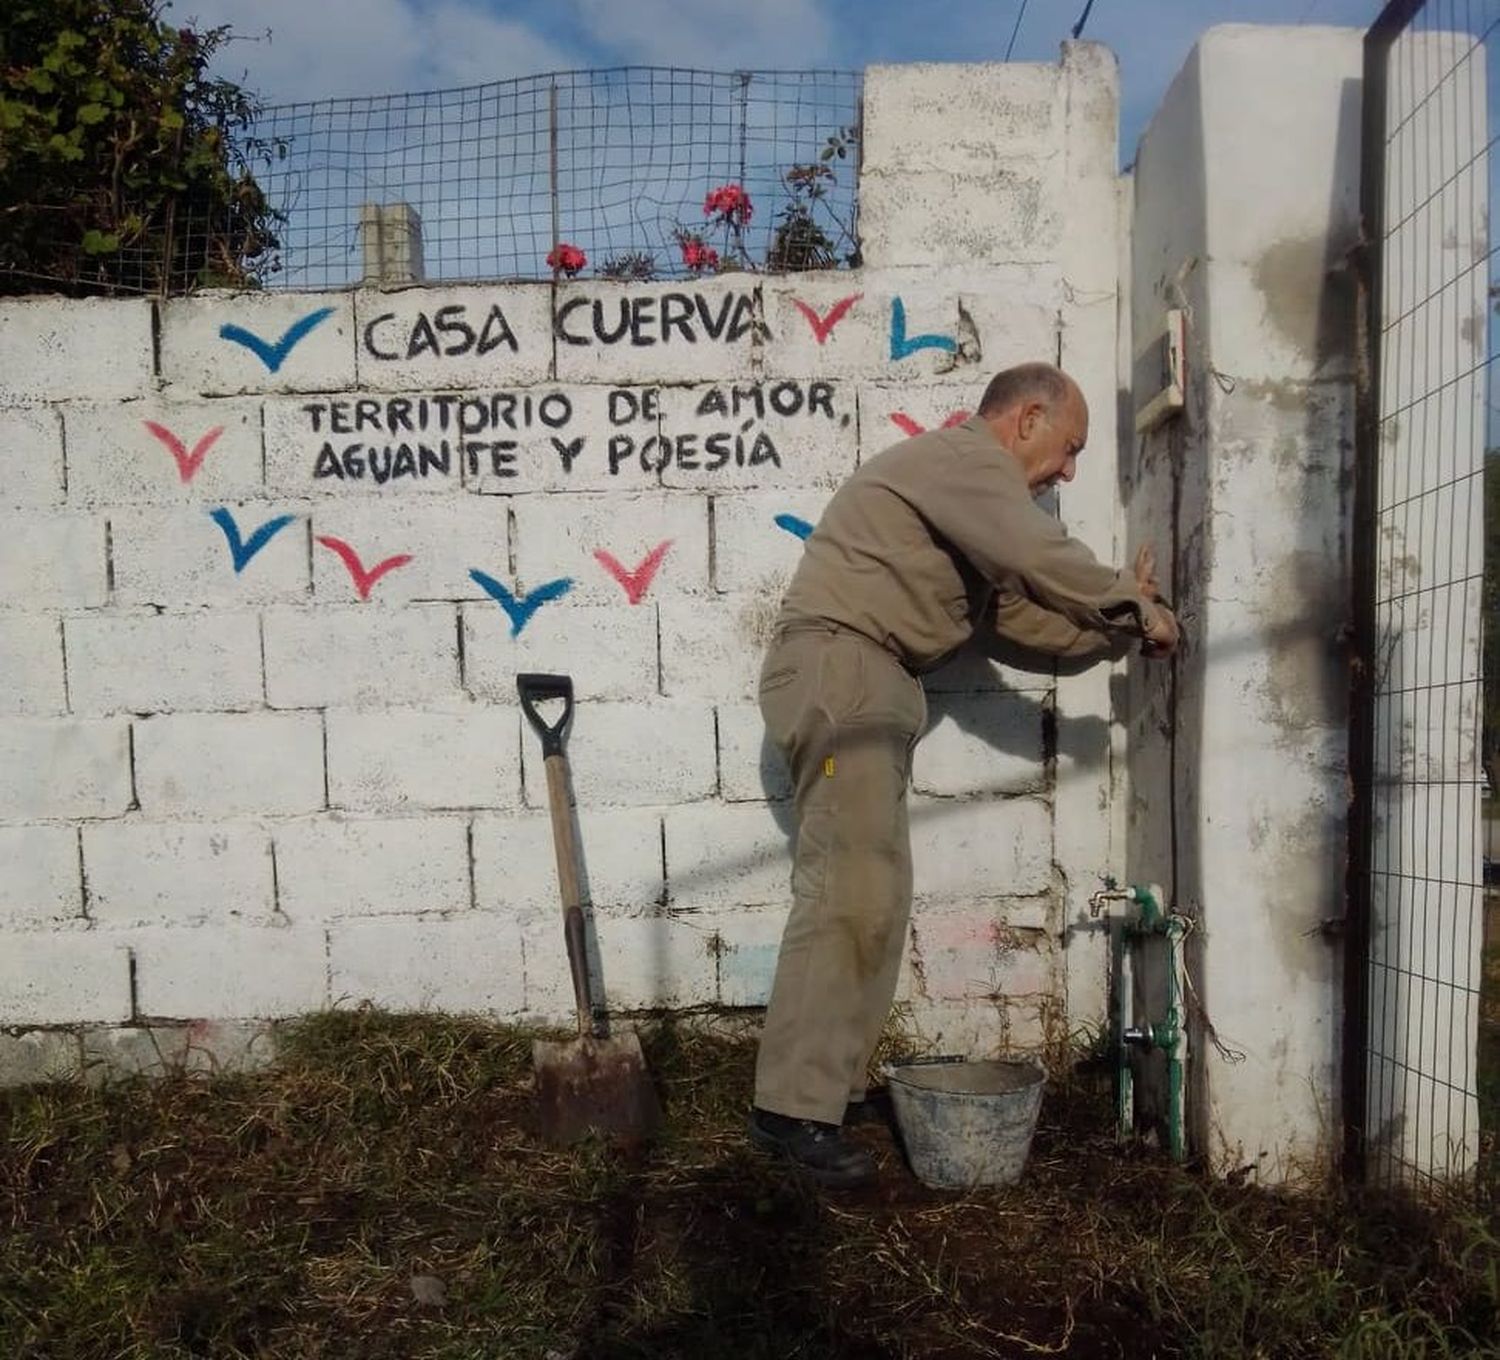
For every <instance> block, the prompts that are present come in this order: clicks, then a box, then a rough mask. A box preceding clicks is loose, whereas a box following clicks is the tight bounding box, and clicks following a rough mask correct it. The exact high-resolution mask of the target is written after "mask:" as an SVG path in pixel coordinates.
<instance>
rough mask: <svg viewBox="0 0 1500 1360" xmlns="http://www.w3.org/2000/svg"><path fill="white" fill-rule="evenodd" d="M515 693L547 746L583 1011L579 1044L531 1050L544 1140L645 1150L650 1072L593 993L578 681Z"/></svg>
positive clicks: (531, 678)
mask: <svg viewBox="0 0 1500 1360" xmlns="http://www.w3.org/2000/svg"><path fill="white" fill-rule="evenodd" d="M516 689H517V690H518V691H519V693H520V696H521V707H522V709H523V710H525V713H526V719H527V721H528V722H530V724H531V725H532V726H533V727H534V728H535V729H536V732H537V735H538V736H539V737H541V739H542V757H543V762H544V764H545V766H546V770H547V802H548V805H549V807H550V808H551V812H552V842H553V845H554V847H555V849H556V851H557V885H558V888H559V890H560V892H561V896H562V908H563V938H564V939H565V940H566V942H567V946H568V970H569V971H570V972H571V973H572V975H573V999H574V1002H575V1003H576V1005H577V1008H578V1037H577V1038H576V1039H569V1040H567V1041H563V1042H555V1041H551V1040H546V1039H538V1040H537V1041H536V1042H535V1044H533V1046H532V1050H531V1059H532V1063H533V1064H534V1065H535V1067H536V1090H537V1105H538V1109H539V1112H540V1115H541V1127H542V1136H543V1137H544V1138H545V1139H546V1140H547V1141H548V1142H550V1143H557V1144H567V1143H576V1142H577V1141H578V1140H579V1139H581V1138H584V1137H586V1136H587V1135H588V1134H589V1133H591V1132H593V1133H601V1134H604V1135H606V1136H607V1137H611V1138H615V1139H618V1140H620V1141H622V1142H627V1143H638V1142H642V1141H644V1140H645V1139H646V1138H647V1137H649V1136H650V1135H651V1134H652V1133H653V1132H654V1131H655V1129H656V1126H657V1124H658V1123H659V1122H660V1120H661V1107H660V1105H659V1104H658V1103H657V1099H656V1091H655V1088H654V1087H653V1086H652V1085H651V1078H650V1076H649V1074H648V1073H647V1071H646V1059H645V1055H644V1054H642V1052H641V1041H640V1039H638V1038H637V1037H636V1036H635V1035H634V1034H632V1033H624V1034H615V1035H611V1034H610V1032H609V1020H608V1016H607V1015H606V1014H605V1012H604V1011H603V1009H602V1008H599V1009H596V1008H595V1006H594V1001H593V997H592V994H591V992H590V984H589V964H588V951H587V948H586V945H585V943H584V926H583V894H582V892H581V891H580V889H579V881H578V869H579V858H578V841H577V838H576V837H575V835H574V831H573V809H572V798H571V783H570V780H569V777H568V758H567V756H566V755H565V754H564V753H563V740H564V737H565V736H566V733H567V728H568V725H569V723H570V722H572V720H573V681H572V678H571V677H569V676H566V675H518V676H517V677H516ZM549 699H561V700H562V702H563V709H562V716H561V717H559V718H558V719H557V721H556V722H555V723H551V724H549V723H548V722H547V721H546V720H545V719H544V718H543V717H542V715H541V713H539V712H538V711H537V707H536V705H537V704H538V703H539V702H545V701H547V700H549Z"/></svg>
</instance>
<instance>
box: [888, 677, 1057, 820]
mask: <svg viewBox="0 0 1500 1360" xmlns="http://www.w3.org/2000/svg"><path fill="white" fill-rule="evenodd" d="M928 712H929V718H928V728H927V732H926V735H925V736H923V738H922V740H921V741H920V742H919V743H918V744H917V749H916V754H915V757H914V759H913V762H912V787H913V788H914V789H915V790H916V791H917V792H918V793H936V794H948V795H952V794H969V793H1030V792H1034V791H1036V790H1038V789H1041V788H1043V787H1045V786H1046V784H1047V783H1048V772H1047V767H1046V764H1045V763H1044V762H1045V758H1046V753H1045V751H1044V749H1043V744H1042V727H1043V722H1044V719H1045V709H1044V708H1043V706H1042V704H1041V703H1039V702H1038V701H1037V700H1036V699H1034V698H1032V697H1030V696H1029V695H1021V694H993V695H933V696H932V699H931V700H930V702H929V709H928Z"/></svg>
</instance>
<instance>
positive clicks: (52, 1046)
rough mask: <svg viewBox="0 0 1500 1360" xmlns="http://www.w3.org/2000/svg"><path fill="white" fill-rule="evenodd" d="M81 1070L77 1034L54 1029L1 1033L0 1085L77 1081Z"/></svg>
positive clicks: (30, 1084) (32, 1084)
mask: <svg viewBox="0 0 1500 1360" xmlns="http://www.w3.org/2000/svg"><path fill="white" fill-rule="evenodd" d="M82 1072H83V1063H82V1054H81V1050H80V1047H79V1042H78V1036H77V1035H76V1034H71V1033H69V1032H67V1031H66V1030H56V1029H34V1030H28V1031H26V1032H25V1033H22V1034H0V1087H8V1086H35V1085H40V1084H41V1083H43V1082H55V1081H77V1080H78V1078H79V1077H80V1076H81V1075H82Z"/></svg>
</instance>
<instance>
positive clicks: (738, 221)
mask: <svg viewBox="0 0 1500 1360" xmlns="http://www.w3.org/2000/svg"><path fill="white" fill-rule="evenodd" d="M754 213H755V207H754V205H753V204H752V203H751V202H750V195H749V194H747V193H746V192H745V191H744V189H743V188H741V187H740V186H739V185H738V184H721V185H720V186H719V187H718V188H717V189H714V190H712V191H711V192H710V193H709V195H708V197H707V198H705V199H704V200H703V215H704V216H705V217H717V218H718V219H719V221H721V222H723V223H724V224H725V225H726V226H731V227H743V226H744V225H745V223H747V222H748V221H749V220H750V218H751V217H752V216H753V215H754Z"/></svg>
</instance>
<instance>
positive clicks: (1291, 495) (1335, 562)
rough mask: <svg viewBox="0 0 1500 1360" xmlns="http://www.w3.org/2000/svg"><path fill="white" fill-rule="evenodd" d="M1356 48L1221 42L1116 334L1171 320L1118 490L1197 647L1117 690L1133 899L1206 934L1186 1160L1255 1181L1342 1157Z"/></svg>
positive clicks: (1146, 163)
mask: <svg viewBox="0 0 1500 1360" xmlns="http://www.w3.org/2000/svg"><path fill="white" fill-rule="evenodd" d="M1361 36H1362V35H1361V34H1360V33H1358V32H1356V31H1352V30H1338V29H1310V28H1297V29H1272V28H1250V27H1244V26H1228V27H1224V28H1216V29H1213V30H1210V31H1209V32H1208V33H1206V34H1205V35H1204V37H1203V38H1202V39H1201V40H1200V42H1199V43H1198V45H1197V47H1196V48H1195V50H1194V52H1193V54H1192V56H1191V57H1190V58H1189V61H1188V63H1187V65H1186V67H1185V68H1184V70H1183V72H1182V73H1181V74H1180V75H1179V77H1178V79H1177V81H1176V82H1175V83H1174V84H1173V86H1172V88H1171V90H1170V91H1169V92H1168V94H1167V97H1166V99H1165V100H1164V102H1163V105H1162V108H1161V110H1160V112H1159V113H1158V115H1157V117H1156V118H1155V120H1153V122H1152V124H1151V126H1150V128H1149V129H1148V131H1147V133H1146V136H1145V138H1144V139H1143V141H1142V143H1141V151H1140V156H1139V159H1138V161H1137V164H1136V167H1135V204H1136V218H1135V233H1134V243H1133V244H1134V307H1133V318H1132V325H1133V329H1134V332H1135V335H1136V339H1137V343H1139V342H1140V341H1141V340H1142V339H1144V337H1145V336H1146V335H1147V334H1148V333H1149V331H1150V330H1151V329H1152V328H1153V327H1154V326H1155V325H1157V324H1159V322H1160V318H1161V313H1162V310H1163V309H1164V308H1165V307H1167V306H1170V305H1180V306H1184V307H1186V308H1187V311H1188V366H1189V373H1190V390H1189V396H1188V405H1187V410H1186V411H1185V413H1184V414H1183V415H1182V416H1181V417H1180V418H1179V419H1177V420H1175V421H1173V422H1171V423H1169V424H1168V425H1167V426H1165V427H1163V428H1162V429H1161V430H1159V431H1158V432H1156V433H1154V434H1152V435H1150V436H1148V437H1146V438H1145V439H1143V440H1142V441H1140V442H1139V444H1138V446H1137V449H1136V455H1135V459H1134V464H1135V466H1134V469H1133V471H1132V473H1131V474H1130V477H1129V479H1128V480H1129V484H1130V486H1131V501H1130V519H1131V522H1132V525H1133V527H1136V532H1138V533H1139V534H1140V535H1142V536H1146V535H1150V534H1159V533H1160V532H1162V530H1163V529H1164V528H1168V527H1169V531H1170V532H1171V533H1172V535H1173V536H1174V537H1175V540H1176V545H1177V551H1176V570H1175V579H1174V589H1175V592H1176V597H1177V600H1178V603H1179V604H1180V606H1181V610H1182V613H1183V617H1184V622H1185V625H1186V641H1185V644H1184V647H1183V649H1182V654H1181V659H1180V661H1179V662H1178V664H1177V667H1176V673H1175V676H1173V677H1170V678H1168V677H1160V676H1155V675H1152V674H1150V673H1149V672H1147V671H1145V670H1144V668H1142V669H1141V670H1140V673H1139V674H1138V675H1137V676H1135V677H1133V680H1132V685H1131V694H1132V700H1133V707H1132V713H1131V719H1130V721H1131V724H1132V727H1131V731H1132V736H1133V738H1134V743H1133V745H1132V752H1131V780H1130V795H1129V797H1130V809H1129V810H1130V827H1131V861H1132V876H1133V877H1137V876H1144V875H1146V874H1148V873H1150V870H1151V869H1152V867H1153V866H1155V865H1157V864H1161V863H1162V862H1163V860H1164V858H1165V859H1166V860H1167V861H1169V862H1170V873H1164V874H1162V875H1156V876H1157V877H1160V878H1161V879H1162V881H1164V882H1167V883H1169V884H1170V892H1171V895H1172V898H1173V905H1174V906H1175V908H1176V909H1177V910H1179V911H1184V912H1187V913H1188V914H1190V915H1192V916H1193V917H1195V918H1196V921H1197V923H1198V925H1197V930H1196V931H1195V932H1194V936H1193V945H1194V949H1193V954H1192V957H1193V963H1194V976H1195V983H1196V987H1197V990H1198V996H1199V998H1200V1000H1201V1003H1202V1007H1203V1008H1204V1010H1205V1011H1206V1018H1205V1016H1204V1015H1202V1014H1200V1015H1198V1016H1197V1017H1196V1018H1195V1024H1194V1025H1193V1028H1192V1038H1193V1049H1194V1054H1193V1063H1194V1067H1193V1081H1192V1087H1191V1089H1192V1093H1193V1094H1194V1095H1195V1096H1196V1097H1197V1100H1196V1105H1195V1114H1194V1126H1195V1127H1194V1132H1195V1134H1196V1139H1197V1142H1198V1144H1199V1146H1200V1148H1201V1149H1202V1150H1203V1151H1204V1152H1206V1153H1207V1155H1208V1156H1209V1159H1210V1161H1211V1162H1212V1164H1213V1165H1214V1166H1215V1167H1216V1168H1218V1169H1221V1170H1225V1171H1230V1170H1241V1169H1246V1170H1248V1173H1249V1174H1252V1175H1255V1176H1258V1177H1260V1178H1263V1179H1266V1180H1270V1181H1279V1180H1284V1179H1288V1178H1292V1177H1294V1176H1297V1175H1299V1174H1304V1173H1317V1172H1319V1171H1321V1170H1323V1169H1325V1168H1326V1167H1327V1166H1328V1165H1329V1163H1330V1158H1331V1157H1332V1155H1333V1154H1334V1152H1335V1151H1336V1148H1337V1138H1338V1120H1339V1104H1338V1102H1339V1088H1338V1061H1339V1051H1340V1049H1339V1044H1340V1015H1341V1011H1340V1002H1341V996H1340V993H1341V957H1340V954H1339V950H1338V946H1337V943H1336V941H1335V938H1334V937H1333V935H1332V934H1331V933H1329V932H1327V931H1325V929H1324V925H1325V923H1326V922H1330V921H1333V920H1335V919H1336V918H1338V917H1339V916H1340V915H1341V914H1342V911H1343V906H1342V875H1343V868H1344V845H1345V836H1344V821H1345V807H1346V799H1347V790H1346V787H1345V780H1346V759H1345V753H1346V748H1347V712H1346V688H1347V671H1346V657H1345V651H1344V643H1343V639H1344V636H1345V634H1344V633H1343V632H1342V631H1341V630H1342V628H1343V625H1344V623H1345V620H1346V615H1347V608H1348V601H1349V579H1348V567H1347V545H1348V509H1349V506H1348V492H1347V485H1348V483H1347V478H1348V474H1349V471H1350V468H1351V466H1352V437H1353V382H1352V373H1353V370H1352V363H1353V349H1352V346H1353V336H1354V322H1355V313H1354V306H1355V299H1354V289H1353V287H1352V280H1351V278H1350V275H1349V272H1348V267H1347V260H1346V253H1347V251H1348V250H1349V248H1350V247H1351V246H1352V245H1353V244H1354V242H1355V239H1356V233H1357V217H1356V215H1357V208H1358V186H1359V109H1360V101H1359V90H1360V73H1361ZM1269 91H1274V94H1275V97H1274V98H1269V97H1267V96H1268V92H1269ZM1174 497H1175V508H1169V507H1171V506H1172V505H1173V498H1174ZM1163 728H1164V729H1166V730H1167V732H1168V733H1169V736H1168V738H1167V739H1166V740H1163V739H1162V738H1161V737H1160V736H1159V735H1158V732H1159V731H1160V730H1161V729H1163ZM1163 805H1165V806H1166V807H1169V808H1170V809H1171V813H1172V817H1173V824H1172V825H1171V826H1170V827H1168V828H1164V827H1163V825H1162V818H1161V811H1162V809H1163ZM1210 1026H1211V1030H1212V1034H1213V1035H1214V1036H1216V1037H1217V1038H1218V1039H1219V1040H1220V1041H1221V1043H1222V1045H1223V1047H1222V1048H1218V1047H1216V1046H1215V1045H1214V1044H1213V1043H1211V1042H1209V1039H1210Z"/></svg>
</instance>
